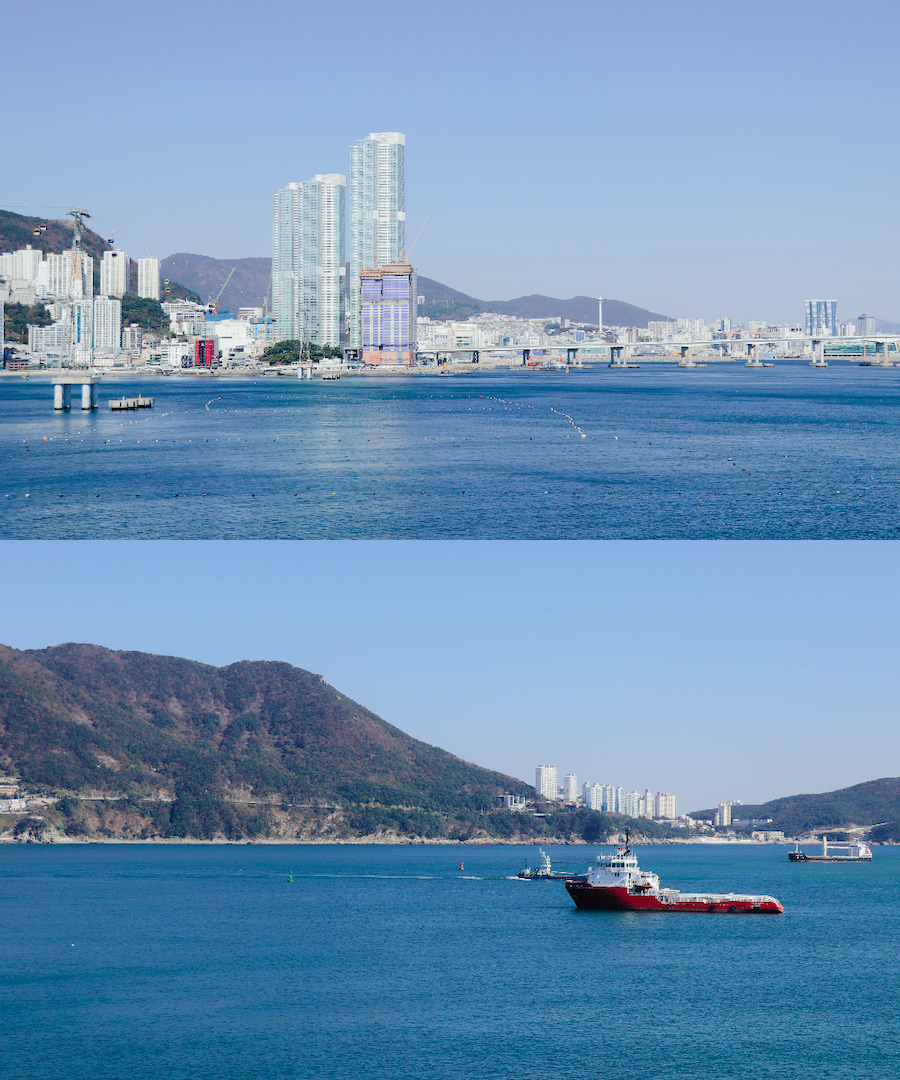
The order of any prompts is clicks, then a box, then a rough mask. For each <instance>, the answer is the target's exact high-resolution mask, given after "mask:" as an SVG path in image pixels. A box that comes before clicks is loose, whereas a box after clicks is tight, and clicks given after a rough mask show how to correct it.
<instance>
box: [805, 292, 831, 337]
mask: <svg viewBox="0 0 900 1080" xmlns="http://www.w3.org/2000/svg"><path fill="white" fill-rule="evenodd" d="M806 333H807V334H811V335H814V334H821V335H822V337H837V336H838V321H837V300H807V301H806Z"/></svg>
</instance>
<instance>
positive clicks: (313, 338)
mask: <svg viewBox="0 0 900 1080" xmlns="http://www.w3.org/2000/svg"><path fill="white" fill-rule="evenodd" d="M405 150H406V138H405V136H404V135H402V134H401V133H400V132H397V131H388V132H374V133H372V134H370V135H368V136H367V137H366V138H364V139H360V140H359V141H358V142H357V143H356V144H355V145H354V146H353V147H351V150H350V194H349V202H350V237H349V281H348V280H347V269H346V264H345V253H346V248H345V231H346V224H345V222H346V213H347V208H346V203H347V196H346V188H347V178H346V176H345V175H344V174H342V173H317V174H316V175H315V176H313V178H312V179H311V180H305V181H300V182H292V183H289V184H287V185H286V186H285V187H284V188H282V189H281V190H280V191H277V192H276V193H275V196H274V200H273V213H272V309H273V313H274V318H275V327H276V330H275V336H276V339H277V340H278V341H302V342H311V343H313V344H316V345H320V346H326V345H327V346H332V347H343V346H347V347H348V348H349V349H350V350H352V351H353V352H354V353H355V355H356V356H357V358H358V359H361V360H362V361H363V362H364V363H367V364H386V365H398V364H411V363H412V362H413V360H414V358H415V349H416V308H417V295H416V290H417V283H416V272H415V270H414V269H413V267H412V266H411V265H410V263H409V262H408V260H407V258H406V254H405V249H406V210H405V179H404V174H405Z"/></svg>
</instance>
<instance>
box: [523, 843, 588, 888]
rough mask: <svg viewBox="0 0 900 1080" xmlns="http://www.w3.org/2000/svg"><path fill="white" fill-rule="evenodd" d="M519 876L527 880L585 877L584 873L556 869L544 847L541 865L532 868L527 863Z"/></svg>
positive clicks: (571, 879)
mask: <svg viewBox="0 0 900 1080" xmlns="http://www.w3.org/2000/svg"><path fill="white" fill-rule="evenodd" d="M517 876H518V877H520V878H524V879H525V880H526V881H535V880H538V881H574V880H575V879H581V880H583V879H584V874H569V873H566V872H565V871H562V870H554V869H553V868H552V867H551V865H550V856H549V855H548V854H547V852H546V851H544V850H543V849H542V850H541V865H540V866H539V867H538V868H537V870H532V869H531V867H530V866H529V865H528V863H525V869H524V870H520V871H519V873H518V875H517Z"/></svg>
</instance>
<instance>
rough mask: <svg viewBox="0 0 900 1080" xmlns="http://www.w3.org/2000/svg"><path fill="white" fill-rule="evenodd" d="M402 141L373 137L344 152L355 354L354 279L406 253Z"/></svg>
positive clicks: (358, 321)
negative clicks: (347, 167) (347, 166)
mask: <svg viewBox="0 0 900 1080" xmlns="http://www.w3.org/2000/svg"><path fill="white" fill-rule="evenodd" d="M405 147H406V137H405V136H404V135H401V134H400V133H399V132H397V131H385V132H374V133H373V134H371V135H369V136H368V138H365V139H360V140H359V142H358V143H356V145H355V146H353V147H351V150H350V283H349V312H348V313H349V317H350V342H349V343H350V345H351V347H352V348H355V349H361V348H362V347H363V342H362V313H361V302H360V301H361V294H360V273H361V271H363V270H371V269H374V268H375V267H380V266H384V265H385V264H387V263H397V262H399V261H400V260H401V259H402V258H403V255H404V251H405V249H406V212H405V196H404V176H403V171H404V155H405Z"/></svg>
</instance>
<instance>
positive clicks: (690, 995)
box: [0, 845, 900, 1080]
mask: <svg viewBox="0 0 900 1080" xmlns="http://www.w3.org/2000/svg"><path fill="white" fill-rule="evenodd" d="M636 850H637V854H638V857H639V860H640V862H641V864H642V865H643V866H644V867H645V868H646V869H650V870H653V871H656V872H657V873H659V875H660V877H661V878H662V882H663V884H664V885H667V886H674V887H679V888H682V889H685V890H688V891H690V890H698V891H720V892H729V891H736V892H751V893H758V892H759V893H769V894H772V895H774V896H776V897H778V898H779V899H780V900H781V901H782V902H783V903H784V906H785V913H784V915H757V916H746V915H726V914H718V915H711V914H682V913H663V914H654V913H618V912H580V911H577V910H576V909H575V907H574V905H573V904H572V902H571V901H570V900H569V898H568V896H567V894H566V891H565V888H564V886H563V885H562V884H561V883H559V882H542V881H520V880H517V879H515V874H516V873H517V871H518V870H519V869H521V868H522V866H523V865H524V862H525V859H526V858H528V859H529V860H530V861H531V864H532V865H535V863H536V861H537V859H538V852H537V850H536V849H534V848H529V849H525V848H516V847H501V846H490V847H457V846H454V847H445V846H437V847H432V846H428V847H423V846H400V847H362V846H335V847H328V846H323V847H318V846H310V847H298V846H290V847H289V846H269V845H258V846H253V845H249V846H201V845H159V846H137V845H133V846H125V845H79V846H18V845H17V846H12V845H10V846H4V847H2V848H0V956H2V958H3V972H4V976H3V979H2V980H0V1017H2V1020H0V1066H2V1075H4V1076H9V1077H15V1078H16V1080H47V1078H50V1077H55V1078H60V1080H96V1078H98V1077H110V1078H117V1080H118V1078H122V1080H126V1078H127V1080H139V1078H145V1080H146V1078H153V1080H157V1078H159V1080H163V1078H164V1080H169V1078H171V1080H185V1078H191V1080H273V1078H280V1077H291V1078H298V1080H319V1078H332V1077H333V1078H339V1077H340V1078H346V1077H353V1078H356V1080H434V1078H436V1077H440V1078H448V1080H457V1078H459V1080H471V1078H473V1077H476V1078H497V1080H507V1078H508V1080H522V1078H527V1080H531V1078H535V1080H538V1078H540V1080H544V1078H547V1077H553V1076H561V1077H563V1076H590V1077H606V1076H610V1077H619V1078H624V1080H645V1078H648V1077H664V1078H666V1080H697V1078H701V1077H702V1078H716V1080H718V1078H726V1077H727V1078H735V1080H749V1078H753V1080H757V1078H791V1080H794V1078H796V1080H801V1078H803V1080H806V1078H808V1077H816V1078H834V1080H838V1078H840V1080H851V1078H857V1077H859V1078H865V1080H873V1078H875V1080H877V1078H887V1077H892V1076H895V1075H896V1072H897V1069H898V1067H900V1009H898V1007H897V1001H898V992H900V970H898V969H900V904H898V901H897V897H898V888H900V851H898V850H896V849H890V848H879V847H876V848H875V849H874V850H875V856H874V861H873V862H872V864H871V865H863V864H852V865H846V866H833V865H821V864H807V865H802V864H801V865H795V864H792V863H789V861H788V858H787V849H786V848H784V847H774V846H765V847H752V848H747V847H739V848H735V847H721V846H716V847H712V846H710V847H701V846H675V847H662V846H656V847H645V848H638V849H636ZM596 853H597V849H593V848H580V847H575V848H572V847H569V848H560V849H553V851H552V854H553V856H554V864H555V865H556V866H558V867H560V868H563V867H569V868H571V869H575V870H581V869H583V868H584V867H585V866H586V864H587V862H588V860H589V859H592V858H593V857H594V856H595V855H596ZM460 859H462V861H463V863H464V868H463V869H460V868H459V863H460ZM290 877H292V878H293V881H290V880H289V878H290Z"/></svg>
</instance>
